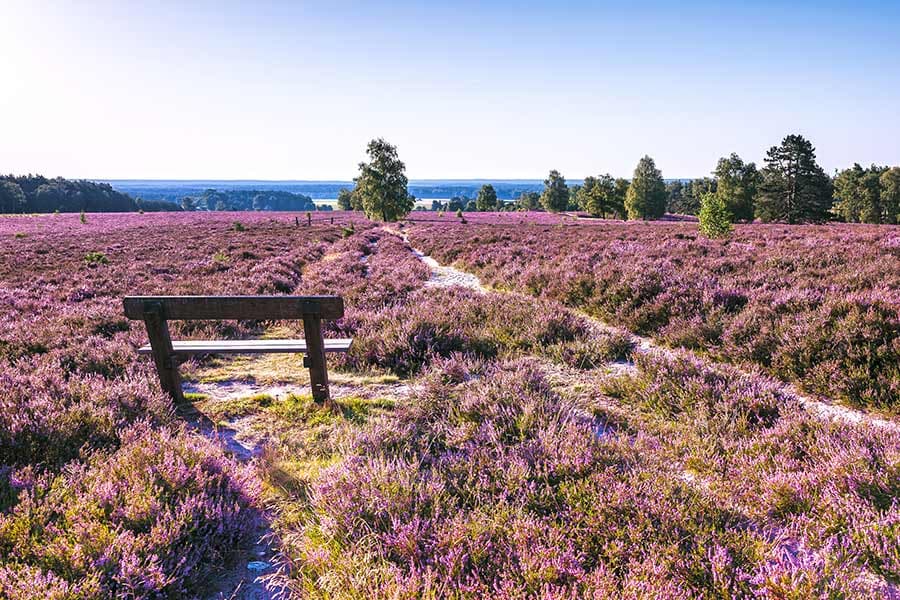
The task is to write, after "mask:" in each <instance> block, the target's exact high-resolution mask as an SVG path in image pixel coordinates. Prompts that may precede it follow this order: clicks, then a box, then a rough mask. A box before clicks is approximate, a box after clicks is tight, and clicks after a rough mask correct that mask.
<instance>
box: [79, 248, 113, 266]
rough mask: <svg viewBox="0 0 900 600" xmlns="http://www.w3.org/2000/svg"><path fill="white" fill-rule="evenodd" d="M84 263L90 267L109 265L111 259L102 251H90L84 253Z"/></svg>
mask: <svg viewBox="0 0 900 600" xmlns="http://www.w3.org/2000/svg"><path fill="white" fill-rule="evenodd" d="M84 263H85V264H86V265H87V266H89V267H96V266H99V265H108V264H109V259H108V258H107V257H106V255H105V254H103V253H102V252H94V251H91V252H88V253H87V254H85V255H84Z"/></svg>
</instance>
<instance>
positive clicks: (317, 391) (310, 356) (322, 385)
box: [303, 315, 328, 403]
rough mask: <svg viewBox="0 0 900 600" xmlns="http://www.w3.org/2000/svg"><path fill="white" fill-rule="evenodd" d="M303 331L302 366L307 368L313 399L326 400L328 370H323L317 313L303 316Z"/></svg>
mask: <svg viewBox="0 0 900 600" xmlns="http://www.w3.org/2000/svg"><path fill="white" fill-rule="evenodd" d="M303 332H304V334H305V336H306V357H305V358H304V360H303V366H305V367H307V368H308V369H309V383H310V385H311V387H312V396H313V400H315V401H316V402H319V403H322V402H325V401H326V400H328V371H326V370H325V342H323V341H322V320H321V319H320V318H319V316H318V315H304V316H303Z"/></svg>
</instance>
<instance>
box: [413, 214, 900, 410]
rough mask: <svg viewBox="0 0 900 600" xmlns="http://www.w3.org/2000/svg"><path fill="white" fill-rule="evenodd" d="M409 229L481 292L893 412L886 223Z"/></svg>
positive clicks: (898, 247)
mask: <svg viewBox="0 0 900 600" xmlns="http://www.w3.org/2000/svg"><path fill="white" fill-rule="evenodd" d="M579 222H580V223H583V221H579ZM563 223H568V224H573V223H575V221H573V220H567V221H563ZM409 235H410V239H411V241H412V242H413V245H415V246H416V247H418V248H420V249H422V250H423V251H425V252H426V253H428V254H430V255H432V256H433V257H434V258H436V259H437V260H439V261H440V262H443V263H446V264H454V265H456V266H459V267H460V268H462V269H464V270H469V271H472V272H474V273H476V274H478V275H479V276H480V277H481V278H482V280H483V281H485V282H486V283H488V284H490V285H491V286H494V287H497V288H500V289H508V290H517V291H521V292H525V293H528V294H531V295H534V296H536V297H540V298H550V299H554V300H557V301H559V302H561V303H563V304H565V305H566V306H572V307H576V308H579V309H581V310H584V311H586V312H588V313H589V314H591V315H594V316H596V317H599V318H601V319H603V320H605V321H607V322H609V323H612V324H615V325H617V326H623V327H626V328H628V329H629V330H631V331H633V332H635V333H638V334H641V335H649V336H653V337H654V338H657V339H658V340H660V341H662V342H664V343H666V344H668V345H670V346H673V347H680V348H688V349H692V350H698V351H702V352H703V353H706V354H708V355H710V356H711V357H714V358H715V359H717V360H723V361H728V362H733V363H737V364H744V365H753V366H759V367H761V368H763V369H764V370H766V371H767V372H768V373H770V374H772V375H774V376H776V377H778V378H780V379H782V380H783V381H787V382H794V383H796V384H798V385H799V386H800V387H801V388H802V389H804V390H806V391H808V392H811V393H815V394H821V395H824V396H826V397H829V398H831V399H834V400H838V401H842V402H846V403H848V404H851V405H855V406H865V407H874V408H878V409H883V410H886V411H890V412H897V411H900V228H898V227H867V226H855V225H825V226H817V227H805V226H804V227H796V226H795V227H791V226H783V225H750V226H739V227H738V228H737V230H736V232H735V235H734V236H733V238H732V239H730V240H728V241H725V242H721V241H710V240H705V239H704V238H702V237H698V235H697V229H696V226H695V225H693V224H688V223H669V224H662V223H653V224H641V223H629V224H622V223H610V222H603V221H599V220H598V221H596V222H595V223H593V224H591V225H579V226H573V227H565V226H563V225H559V226H543V227H542V226H521V225H517V226H510V225H509V224H508V223H506V222H505V221H504V222H498V223H490V222H488V221H485V222H480V223H474V222H473V223H470V224H468V225H465V226H463V225H459V224H455V225H453V226H449V227H448V226H442V225H435V224H432V223H421V224H418V225H416V226H415V227H413V228H411V229H410V231H409Z"/></svg>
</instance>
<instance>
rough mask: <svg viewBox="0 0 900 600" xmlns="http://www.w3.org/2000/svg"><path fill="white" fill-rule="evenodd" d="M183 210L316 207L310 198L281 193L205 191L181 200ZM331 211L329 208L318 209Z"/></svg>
mask: <svg viewBox="0 0 900 600" xmlns="http://www.w3.org/2000/svg"><path fill="white" fill-rule="evenodd" d="M181 208H182V209H183V210H190V211H195V210H272V211H312V210H316V205H315V203H314V202H313V201H312V198H310V197H309V196H305V195H303V194H295V193H292V192H282V191H271V190H270V191H261V190H227V191H218V190H206V191H204V192H203V193H202V194H200V195H198V196H187V197H185V198H182V199H181ZM319 210H331V207H330V206H328V207H325V206H323V207H319Z"/></svg>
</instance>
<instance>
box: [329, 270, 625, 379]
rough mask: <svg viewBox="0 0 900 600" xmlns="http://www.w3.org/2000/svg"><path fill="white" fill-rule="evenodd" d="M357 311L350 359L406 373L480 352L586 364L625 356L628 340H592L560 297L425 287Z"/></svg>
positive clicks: (480, 354)
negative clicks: (547, 299)
mask: <svg viewBox="0 0 900 600" xmlns="http://www.w3.org/2000/svg"><path fill="white" fill-rule="evenodd" d="M535 314H539V315H543V316H542V317H541V318H535ZM357 318H358V319H359V325H358V328H357V329H356V331H355V335H356V338H355V340H354V345H353V347H351V349H350V353H349V354H348V355H347V358H346V362H345V363H344V364H345V365H347V366H351V367H353V368H355V369H365V368H369V367H376V368H379V369H387V370H390V371H392V372H393V373H396V374H398V375H402V376H406V375H411V374H415V373H418V372H419V371H420V370H421V369H422V368H423V366H425V365H426V364H427V363H428V362H429V361H430V360H432V359H433V357H437V356H443V357H446V356H450V355H452V354H454V353H463V354H470V355H473V356H475V357H479V358H491V357H496V356H499V355H501V354H516V353H518V354H521V353H535V354H548V355H550V356H555V357H557V358H558V359H559V360H562V361H565V362H569V361H571V362H572V363H573V364H574V363H577V362H578V361H579V360H588V361H589V362H590V364H586V365H585V366H586V367H590V366H594V363H599V362H600V361H603V362H608V360H609V359H612V358H615V357H618V355H619V354H620V353H621V351H622V350H623V349H624V347H625V344H623V343H622V341H621V340H619V341H615V340H614V339H613V338H612V337H610V338H608V341H609V344H608V345H607V344H605V343H604V342H603V341H601V340H599V339H597V340H594V341H589V340H588V338H589V330H588V324H587V321H586V320H585V319H584V318H582V317H578V316H576V315H575V314H574V313H572V312H571V311H567V310H566V309H564V308H563V307H561V306H559V305H558V304H556V303H553V302H543V301H538V302H535V301H531V300H526V299H524V298H521V297H516V296H512V295H502V296H490V297H488V296H485V295H482V294H480V293H478V292H476V291H473V290H469V289H464V288H423V289H420V290H417V291H415V292H412V293H411V294H409V295H408V297H407V299H406V302H404V303H402V304H395V305H391V306H386V307H385V308H384V309H382V310H379V311H377V312H376V311H368V312H360V313H358V314H357ZM575 340H580V341H581V346H580V348H578V349H574V348H573V350H572V351H571V352H568V351H564V350H562V349H560V348H559V346H558V344H561V343H564V342H571V341H575ZM612 355H615V356H612ZM586 357H589V358H586ZM604 358H606V360H603V359H604Z"/></svg>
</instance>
